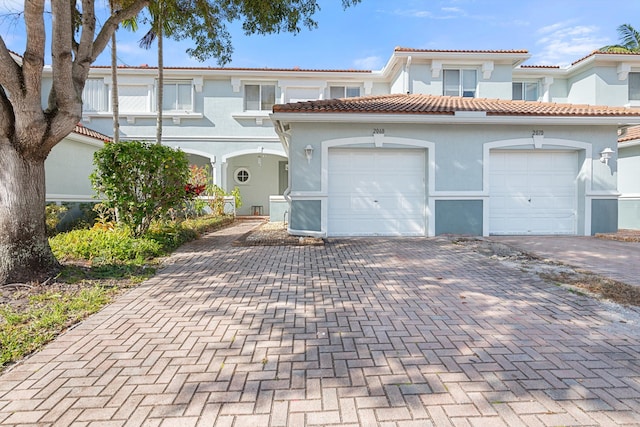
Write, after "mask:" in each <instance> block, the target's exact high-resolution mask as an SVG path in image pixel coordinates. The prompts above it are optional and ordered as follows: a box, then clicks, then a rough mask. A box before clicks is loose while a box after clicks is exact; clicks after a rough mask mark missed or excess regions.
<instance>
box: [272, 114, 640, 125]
mask: <svg viewBox="0 0 640 427" xmlns="http://www.w3.org/2000/svg"><path fill="white" fill-rule="evenodd" d="M270 116H271V120H272V121H274V122H275V121H279V122H286V123H296V122H298V123H313V122H319V123H327V122H339V123H407V124H408V123H415V124H439V123H443V124H546V125H576V126H584V125H597V126H605V125H609V126H614V125H615V126H621V125H630V124H633V125H635V124H640V117H625V116H610V117H601V116H586V117H585V116H554V117H545V116H494V115H487V116H484V117H468V116H466V117H465V116H455V115H445V114H359V113H272V114H270Z"/></svg>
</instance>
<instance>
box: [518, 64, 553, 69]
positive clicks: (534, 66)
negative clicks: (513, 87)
mask: <svg viewBox="0 0 640 427" xmlns="http://www.w3.org/2000/svg"><path fill="white" fill-rule="evenodd" d="M520 68H550V69H554V70H555V69H560V66H559V65H521V66H520Z"/></svg>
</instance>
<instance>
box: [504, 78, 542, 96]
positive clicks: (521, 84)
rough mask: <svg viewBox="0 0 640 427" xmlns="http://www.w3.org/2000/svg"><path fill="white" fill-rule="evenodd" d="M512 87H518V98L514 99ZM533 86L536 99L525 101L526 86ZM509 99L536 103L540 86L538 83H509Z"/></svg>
mask: <svg viewBox="0 0 640 427" xmlns="http://www.w3.org/2000/svg"><path fill="white" fill-rule="evenodd" d="M514 85H520V86H521V88H520V95H521V96H520V98H516V97H515V91H514ZM531 85H535V89H536V92H535V93H536V98H535V99H527V93H529V92H528V90H527V86H531ZM511 99H512V100H513V101H538V100H540V84H539V83H538V82H527V81H514V82H511Z"/></svg>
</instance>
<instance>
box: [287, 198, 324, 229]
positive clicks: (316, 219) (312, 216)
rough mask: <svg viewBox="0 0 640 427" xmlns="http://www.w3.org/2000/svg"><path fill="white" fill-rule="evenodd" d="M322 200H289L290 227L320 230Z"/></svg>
mask: <svg viewBox="0 0 640 427" xmlns="http://www.w3.org/2000/svg"><path fill="white" fill-rule="evenodd" d="M321 203H322V202H321V201H320V200H292V201H291V227H290V228H291V229H292V230H301V231H302V230H304V231H321V224H322V221H321V218H320V215H321V212H322V204H321Z"/></svg>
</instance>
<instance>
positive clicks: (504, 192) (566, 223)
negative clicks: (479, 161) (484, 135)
mask: <svg viewBox="0 0 640 427" xmlns="http://www.w3.org/2000/svg"><path fill="white" fill-rule="evenodd" d="M489 167H490V168H491V172H490V181H489V185H490V195H489V198H490V201H489V206H490V209H489V232H490V234H576V231H577V184H576V180H577V176H578V155H577V153H576V152H573V151H492V152H491V160H490V166H489Z"/></svg>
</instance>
